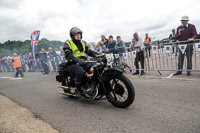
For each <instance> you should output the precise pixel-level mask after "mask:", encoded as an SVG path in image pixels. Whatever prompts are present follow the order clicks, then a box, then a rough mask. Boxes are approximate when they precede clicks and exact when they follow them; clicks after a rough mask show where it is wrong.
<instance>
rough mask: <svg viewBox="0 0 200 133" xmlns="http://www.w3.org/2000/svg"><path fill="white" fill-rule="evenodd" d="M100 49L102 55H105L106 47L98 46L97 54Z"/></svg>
mask: <svg viewBox="0 0 200 133" xmlns="http://www.w3.org/2000/svg"><path fill="white" fill-rule="evenodd" d="M100 48H101V49H102V53H105V52H106V46H105V45H102V46H99V47H98V48H97V52H99V51H100Z"/></svg>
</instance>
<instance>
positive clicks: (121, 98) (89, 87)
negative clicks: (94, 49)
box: [56, 55, 135, 108]
mask: <svg viewBox="0 0 200 133" xmlns="http://www.w3.org/2000/svg"><path fill="white" fill-rule="evenodd" d="M95 60H96V61H93V62H88V63H86V64H87V65H86V66H85V67H84V69H85V70H86V74H85V77H84V78H83V81H82V87H81V96H82V97H85V98H90V99H95V100H100V99H107V100H108V101H109V102H110V103H112V104H113V105H114V106H116V107H119V108H126V107H128V106H130V105H131V104H132V103H133V101H134V99H135V90H134V87H133V85H132V83H131V81H130V80H129V79H128V78H127V77H126V76H125V75H124V74H123V69H120V68H110V67H108V65H107V59H106V56H105V55H97V56H96V57H95ZM66 67H67V66H66V63H61V64H60V65H59V74H58V75H57V76H56V81H58V82H60V83H61V86H58V87H59V88H61V89H63V92H60V93H61V94H63V95H67V96H69V97H76V93H75V81H74V78H73V76H71V74H70V73H69V72H68V71H67V70H66Z"/></svg>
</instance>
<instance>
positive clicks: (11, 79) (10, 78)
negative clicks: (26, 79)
mask: <svg viewBox="0 0 200 133" xmlns="http://www.w3.org/2000/svg"><path fill="white" fill-rule="evenodd" d="M19 79H22V78H10V79H9V80H19Z"/></svg>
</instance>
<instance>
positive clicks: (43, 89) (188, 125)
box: [0, 73, 200, 133]
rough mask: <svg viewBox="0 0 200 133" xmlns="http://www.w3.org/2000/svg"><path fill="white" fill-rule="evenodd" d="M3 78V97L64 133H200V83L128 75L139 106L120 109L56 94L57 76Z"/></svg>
mask: <svg viewBox="0 0 200 133" xmlns="http://www.w3.org/2000/svg"><path fill="white" fill-rule="evenodd" d="M13 75H14V73H0V94H2V95H4V96H6V97H8V98H10V99H11V100H13V101H15V102H16V103H18V104H19V105H21V106H23V107H25V108H27V109H29V110H30V111H31V112H32V113H33V114H34V115H35V116H36V117H39V118H40V119H42V120H43V121H45V122H47V123H49V124H50V125H51V126H52V127H53V128H55V129H57V130H58V131H60V132H63V133H64V132H79V133H80V132H87V133H89V132H93V133H95V132H98V133H100V132H104V133H117V132H119V133H122V132H131V133H133V132H135V133H169V132H173V133H174V132H180V133H188V132H191V133H199V132H200V82H193V81H177V80H176V81H172V80H162V79H138V78H137V77H134V78H133V77H132V76H129V78H130V80H131V81H132V83H133V85H134V87H135V91H136V99H135V102H134V103H133V104H132V105H131V106H130V107H129V108H127V109H119V108H116V107H114V106H113V105H112V104H110V103H108V102H107V100H101V101H94V100H89V99H84V98H82V99H79V100H77V99H71V98H68V97H66V96H63V95H60V94H59V93H58V91H59V89H58V88H57V87H56V86H57V85H58V83H57V82H56V81H55V74H50V75H41V73H25V78H23V79H16V80H14V79H11V78H8V77H11V76H13Z"/></svg>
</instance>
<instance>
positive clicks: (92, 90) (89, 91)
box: [83, 83, 98, 99]
mask: <svg viewBox="0 0 200 133" xmlns="http://www.w3.org/2000/svg"><path fill="white" fill-rule="evenodd" d="M83 91H84V94H85V96H86V97H87V98H92V99H94V98H95V97H96V96H97V94H98V88H97V87H96V85H95V84H94V83H91V84H87V85H86V89H84V90H83Z"/></svg>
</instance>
